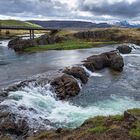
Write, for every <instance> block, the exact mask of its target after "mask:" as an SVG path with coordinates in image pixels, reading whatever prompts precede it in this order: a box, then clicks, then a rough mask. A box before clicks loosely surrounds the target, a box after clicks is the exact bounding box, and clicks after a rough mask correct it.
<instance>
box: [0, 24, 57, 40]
mask: <svg viewBox="0 0 140 140" xmlns="http://www.w3.org/2000/svg"><path fill="white" fill-rule="evenodd" d="M0 30H28V31H30V32H29V33H30V39H34V31H35V30H38V31H47V30H48V31H52V32H53V31H55V30H58V29H52V28H39V27H20V26H0Z"/></svg>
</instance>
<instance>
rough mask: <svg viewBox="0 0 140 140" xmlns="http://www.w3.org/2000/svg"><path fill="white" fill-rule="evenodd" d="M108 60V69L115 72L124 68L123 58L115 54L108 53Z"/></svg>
mask: <svg viewBox="0 0 140 140" xmlns="http://www.w3.org/2000/svg"><path fill="white" fill-rule="evenodd" d="M108 57H109V60H110V66H109V67H110V68H111V69H113V70H115V71H120V72H121V71H122V70H123V67H124V61H123V57H122V56H121V55H120V54H119V53H117V52H115V51H114V52H110V53H109V54H108Z"/></svg>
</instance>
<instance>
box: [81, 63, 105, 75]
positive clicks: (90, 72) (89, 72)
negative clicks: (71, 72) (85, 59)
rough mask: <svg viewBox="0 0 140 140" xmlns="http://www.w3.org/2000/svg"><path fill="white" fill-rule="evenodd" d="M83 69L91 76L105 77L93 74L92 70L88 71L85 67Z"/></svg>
mask: <svg viewBox="0 0 140 140" xmlns="http://www.w3.org/2000/svg"><path fill="white" fill-rule="evenodd" d="M82 68H83V69H84V70H85V72H86V73H87V74H88V75H89V76H90V77H92V76H96V77H102V76H103V75H102V74H100V73H97V72H92V71H90V70H88V69H87V68H86V67H85V66H82Z"/></svg>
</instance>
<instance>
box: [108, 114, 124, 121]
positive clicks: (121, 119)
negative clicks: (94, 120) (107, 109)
mask: <svg viewBox="0 0 140 140" xmlns="http://www.w3.org/2000/svg"><path fill="white" fill-rule="evenodd" d="M110 117H111V119H112V120H113V121H123V120H124V117H123V115H115V116H110Z"/></svg>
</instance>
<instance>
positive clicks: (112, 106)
mask: <svg viewBox="0 0 140 140" xmlns="http://www.w3.org/2000/svg"><path fill="white" fill-rule="evenodd" d="M7 43H8V41H2V44H0V87H1V88H4V87H7V86H8V85H9V84H12V83H14V82H17V81H21V80H25V79H26V78H28V77H31V76H33V75H36V74H40V73H44V72H50V71H53V70H59V69H63V68H64V67H67V66H72V65H75V64H80V63H81V61H82V60H84V59H85V58H86V57H88V56H91V55H93V54H99V53H102V52H105V51H110V50H113V49H114V48H115V47H116V46H117V45H116V46H115V45H113V46H105V47H100V48H92V49H82V50H71V51H46V52H39V53H32V54H17V53H15V52H14V51H12V50H10V49H8V47H7ZM130 45H132V44H130ZM123 58H124V61H125V67H124V70H123V72H122V73H116V72H113V71H111V70H109V69H104V70H101V71H97V72H96V73H92V72H90V71H87V70H86V69H85V70H86V71H87V73H89V75H90V78H89V81H88V83H87V84H86V85H84V86H82V89H81V92H80V94H79V95H78V96H76V97H74V98H71V99H70V100H68V101H60V100H57V99H56V98H55V93H53V92H51V90H50V88H51V86H50V85H49V83H48V84H46V85H45V86H43V87H41V86H34V83H32V84H30V85H29V86H26V87H25V88H23V89H22V90H20V91H16V92H11V93H10V95H9V97H8V98H7V99H6V100H5V101H3V102H2V103H1V104H0V106H2V105H6V106H8V109H9V110H10V111H11V112H13V113H15V114H17V116H22V117H23V118H26V120H27V121H28V123H29V124H30V127H31V128H33V129H41V128H42V129H43V128H58V127H72V128H74V127H78V126H79V125H81V124H82V123H83V122H84V121H85V120H86V119H88V118H89V117H94V116H98V115H114V114H122V113H123V111H125V110H127V109H130V108H140V77H139V75H140V46H136V45H135V49H133V51H132V53H131V54H128V55H123Z"/></svg>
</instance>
